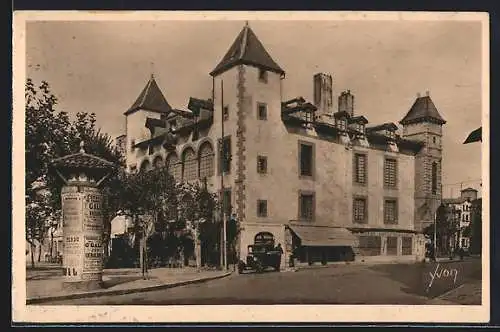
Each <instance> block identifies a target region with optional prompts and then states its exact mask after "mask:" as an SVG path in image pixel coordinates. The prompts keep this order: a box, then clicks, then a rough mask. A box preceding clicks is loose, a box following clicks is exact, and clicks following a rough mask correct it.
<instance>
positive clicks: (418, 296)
mask: <svg viewBox="0 0 500 332" xmlns="http://www.w3.org/2000/svg"><path fill="white" fill-rule="evenodd" d="M488 20H489V17H488V14H487V13H465V12H455V13H451V12H447V13H444V12H443V13H439V12H432V13H431V12H299V11H297V12H265V11H262V12H224V11H221V12H194V11H193V12H178V11H176V12H168V11H165V12H162V11H157V12H154V11H151V12H127V11H116V12H111V11H101V12H100V11H95V12H78V11H74V12H64V11H61V12H50V11H18V12H14V21H13V91H14V94H13V96H14V98H13V99H14V100H13V184H14V186H13V201H14V203H15V204H14V205H13V215H14V222H13V233H12V234H13V241H12V243H13V248H12V255H13V260H12V261H13V265H12V280H13V286H12V294H13V296H12V297H13V298H12V314H13V321H14V322H18V323H22V322H30V323H54V324H59V323H97V322H107V323H113V322H120V323H153V322H157V323H187V322H190V323H214V322H216V323H231V322H233V323H237V322H245V323H259V322H262V323H265V322H281V323H297V322H309V323H324V322H329V323H333V322H350V323H376V322H392V323H398V322H399V323H408V322H416V323H426V322H433V323H477V322H487V321H488V320H489V313H490V294H489V289H490V286H489V285H490V280H489V274H490V271H489V260H490V255H489V213H488V211H489V25H488ZM23 202H24V203H23ZM23 224H24V226H25V227H24V228H23V227H22V226H23ZM23 234H24V238H23ZM23 240H24V241H23ZM23 242H24V243H25V245H24V246H22V243H23ZM22 249H24V251H23V250H22ZM23 253H24V254H25V256H24V257H25V258H24V259H23V258H22V257H23V256H22V254H23Z"/></svg>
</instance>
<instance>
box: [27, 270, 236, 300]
mask: <svg viewBox="0 0 500 332" xmlns="http://www.w3.org/2000/svg"><path fill="white" fill-rule="evenodd" d="M230 274H231V271H218V270H201V271H199V272H198V271H197V270H196V268H193V267H184V268H156V269H151V270H150V271H149V274H148V279H147V280H144V279H143V278H142V274H141V272H140V270H139V269H105V270H104V272H103V283H104V287H103V289H99V290H95V291H78V292H77V293H75V292H70V291H67V290H63V289H62V280H63V277H62V271H61V267H60V265H56V264H46V263H45V264H39V266H37V267H36V268H35V269H34V270H33V269H31V268H29V267H27V269H26V304H37V303H43V302H47V301H53V300H64V299H76V298H84V297H94V296H100V295H121V294H129V293H136V292H144V291H150V290H159V289H163V288H171V287H177V286H183V285H187V284H192V283H199V282H204V281H209V280H214V279H219V278H223V277H226V276H229V275H230Z"/></svg>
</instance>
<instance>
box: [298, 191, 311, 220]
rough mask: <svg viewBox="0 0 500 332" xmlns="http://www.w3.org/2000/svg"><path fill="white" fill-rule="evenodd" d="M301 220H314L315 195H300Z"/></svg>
mask: <svg viewBox="0 0 500 332" xmlns="http://www.w3.org/2000/svg"><path fill="white" fill-rule="evenodd" d="M299 219H300V220H306V221H312V220H314V193H300V194H299Z"/></svg>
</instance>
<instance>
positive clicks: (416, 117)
mask: <svg viewBox="0 0 500 332" xmlns="http://www.w3.org/2000/svg"><path fill="white" fill-rule="evenodd" d="M423 120H431V121H435V122H437V123H438V124H445V123H446V121H445V120H444V119H443V118H442V117H441V115H440V114H439V112H438V110H437V108H436V106H435V105H434V103H433V102H432V99H431V97H429V96H424V97H418V98H417V99H416V100H415V102H414V103H413V106H412V107H411V109H410V110H409V111H408V113H407V114H406V116H405V117H404V118H403V120H401V121H399V123H401V124H402V125H406V124H410V123H415V122H420V121H423Z"/></svg>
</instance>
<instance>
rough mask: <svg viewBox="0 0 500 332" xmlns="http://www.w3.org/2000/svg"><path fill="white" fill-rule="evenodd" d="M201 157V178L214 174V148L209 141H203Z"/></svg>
mask: <svg viewBox="0 0 500 332" xmlns="http://www.w3.org/2000/svg"><path fill="white" fill-rule="evenodd" d="M199 158H200V161H199V163H200V167H199V169H200V179H203V178H208V177H211V176H213V175H214V173H215V166H214V149H213V148H212V145H211V144H210V143H209V142H205V143H203V145H202V146H201V147H200V152H199Z"/></svg>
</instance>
